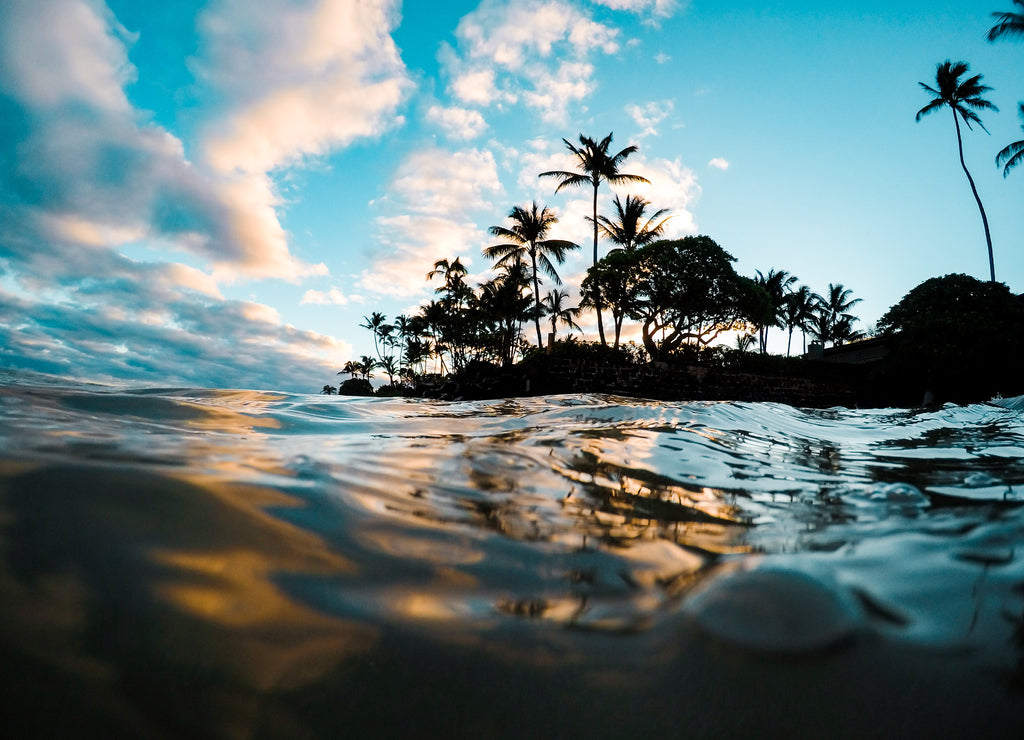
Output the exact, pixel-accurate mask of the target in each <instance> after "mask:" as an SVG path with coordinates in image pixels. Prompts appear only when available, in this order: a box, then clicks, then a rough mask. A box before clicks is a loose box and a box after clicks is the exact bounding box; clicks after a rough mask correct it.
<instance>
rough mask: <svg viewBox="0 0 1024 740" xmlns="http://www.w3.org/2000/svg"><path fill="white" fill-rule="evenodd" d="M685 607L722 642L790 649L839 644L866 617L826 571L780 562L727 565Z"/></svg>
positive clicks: (752, 647)
mask: <svg viewBox="0 0 1024 740" xmlns="http://www.w3.org/2000/svg"><path fill="white" fill-rule="evenodd" d="M683 613H684V614H685V615H686V616H687V618H688V619H689V620H691V621H692V623H693V624H695V625H696V626H697V628H698V629H699V630H700V631H701V632H703V633H704V634H706V635H708V636H710V637H712V638H714V639H716V640H719V641H721V642H724V643H726V644H729V645H733V646H735V647H739V648H744V649H747V650H754V651H759V652H767V653H781V654H790V655H795V654H808V653H813V652H817V651H821V650H826V649H829V648H833V647H837V646H839V645H842V644H843V643H846V642H848V641H850V640H852V639H853V638H854V637H855V636H856V635H857V633H858V632H859V631H860V629H861V628H862V626H863V622H864V615H863V611H862V609H861V607H860V604H859V603H858V602H857V600H856V598H855V597H854V596H853V595H852V594H851V593H850V592H849V591H847V590H846V589H844V588H843V587H842V586H841V585H840V584H839V583H838V582H837V581H836V580H835V579H834V578H833V577H831V575H830V574H829V573H827V572H825V571H822V572H821V573H818V572H815V573H811V572H809V571H807V570H798V569H796V568H791V567H787V566H785V565H781V564H773V565H764V564H760V565H755V566H754V567H743V566H740V567H736V568H733V569H732V570H729V571H726V572H725V573H723V574H722V575H719V576H717V577H714V578H712V579H711V580H710V581H708V582H707V584H706V585H703V586H701V587H698V589H697V590H696V591H695V592H694V593H693V594H692V595H691V596H690V597H689V598H688V599H687V601H686V602H685V604H684V605H683Z"/></svg>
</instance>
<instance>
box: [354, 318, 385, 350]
mask: <svg viewBox="0 0 1024 740" xmlns="http://www.w3.org/2000/svg"><path fill="white" fill-rule="evenodd" d="M387 320H388V317H387V316H385V315H384V314H382V313H381V312H380V311H374V312H373V313H371V314H370V315H369V316H364V317H363V323H361V324H360V325H359V326H360V327H361V328H363V329H369V330H370V332H372V333H373V351H374V353H376V354H377V356H378V357H379V356H380V346H379V345H378V341H379V340H380V338H381V327H382V326H385V323H384V322H385V321H387Z"/></svg>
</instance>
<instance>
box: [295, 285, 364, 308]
mask: <svg viewBox="0 0 1024 740" xmlns="http://www.w3.org/2000/svg"><path fill="white" fill-rule="evenodd" d="M351 300H352V299H351V298H350V297H349V296H347V295H345V294H344V293H342V292H341V291H340V290H338V289H337V288H331V289H330V290H328V291H326V292H323V291H319V290H307V291H306V292H305V294H303V296H302V303H303V304H309V303H311V304H314V305H318V306H347V305H348V303H349V301H351Z"/></svg>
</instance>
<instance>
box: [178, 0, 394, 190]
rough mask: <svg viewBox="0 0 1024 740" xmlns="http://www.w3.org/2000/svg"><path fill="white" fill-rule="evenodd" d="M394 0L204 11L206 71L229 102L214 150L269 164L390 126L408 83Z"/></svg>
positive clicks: (217, 6)
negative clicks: (394, 30)
mask: <svg viewBox="0 0 1024 740" xmlns="http://www.w3.org/2000/svg"><path fill="white" fill-rule="evenodd" d="M397 20H398V17H397V9H396V3H395V2H394V0H298V1H296V0H218V1H217V2H214V3H213V5H212V6H211V7H210V8H208V9H207V10H206V11H205V12H204V13H203V15H202V16H201V18H200V28H201V30H202V32H203V37H204V39H205V48H204V55H203V61H202V62H200V63H199V65H198V68H199V70H200V73H201V76H202V78H203V79H204V80H205V81H206V82H208V83H209V84H211V85H212V86H213V87H215V88H216V89H217V91H218V93H219V94H220V95H221V96H224V97H225V98H226V99H227V101H228V103H227V110H226V111H225V115H224V117H223V118H222V119H219V120H218V123H217V124H216V126H215V127H214V128H213V129H212V131H211V133H210V135H209V137H208V140H207V143H206V149H207V156H208V157H209V160H210V161H211V162H212V163H213V165H214V166H215V167H216V168H217V169H218V170H220V171H222V172H233V171H236V170H238V171H242V172H257V173H264V172H268V171H270V170H272V169H274V168H275V167H280V166H282V165H286V164H290V163H292V162H294V161H296V160H298V159H300V158H302V157H305V156H310V155H314V156H315V155H321V154H325V153H326V152H328V151H330V150H331V149H333V148H335V147H339V146H344V145H346V144H348V143H350V142H352V141H353V140H354V139H357V138H359V137H366V136H374V135H377V134H379V133H380V132H381V131H383V130H385V129H386V128H388V127H389V126H391V125H392V124H393V123H394V121H395V113H396V111H397V108H398V105H399V104H400V103H401V101H402V99H403V96H404V94H405V93H406V91H407V90H408V89H409V87H410V85H411V82H410V80H409V78H408V76H407V75H406V71H405V67H404V65H403V64H402V61H401V58H400V57H399V54H398V49H397V47H396V46H395V44H394V41H393V40H392V38H391V36H390V32H391V29H392V28H393V27H394V26H395V25H396V24H397Z"/></svg>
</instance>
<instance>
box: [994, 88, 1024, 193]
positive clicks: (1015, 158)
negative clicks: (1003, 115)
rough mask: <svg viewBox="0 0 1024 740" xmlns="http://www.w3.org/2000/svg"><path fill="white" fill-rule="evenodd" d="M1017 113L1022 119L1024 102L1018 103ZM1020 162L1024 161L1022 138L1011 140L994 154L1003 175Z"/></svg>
mask: <svg viewBox="0 0 1024 740" xmlns="http://www.w3.org/2000/svg"><path fill="white" fill-rule="evenodd" d="M1017 113H1018V114H1019V115H1020V119H1021V120H1022V121H1024V103H1020V110H1019V111H1017ZM1021 130H1024V124H1021ZM1021 162H1024V139H1022V140H1020V141H1015V142H1013V143H1012V144H1010V145H1009V146H1007V147H1006V148H1004V149H1003V150H1002V151H1001V152H999V154H997V155H996V166H997V167H999V166H1002V167H1003V177H1006V176H1007V175H1008V174H1010V170H1012V169H1013V168H1014V167H1016V166H1017V165H1019V164H1020V163H1021Z"/></svg>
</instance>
